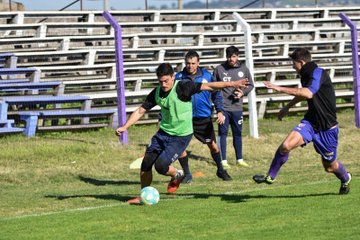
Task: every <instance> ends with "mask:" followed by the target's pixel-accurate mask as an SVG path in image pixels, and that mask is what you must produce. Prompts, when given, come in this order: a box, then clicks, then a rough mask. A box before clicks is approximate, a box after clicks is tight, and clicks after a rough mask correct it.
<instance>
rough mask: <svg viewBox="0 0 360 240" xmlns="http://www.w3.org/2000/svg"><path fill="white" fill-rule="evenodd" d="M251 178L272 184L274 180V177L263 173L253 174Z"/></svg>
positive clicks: (258, 181)
mask: <svg viewBox="0 0 360 240" xmlns="http://www.w3.org/2000/svg"><path fill="white" fill-rule="evenodd" d="M253 180H254V181H255V182H257V183H267V184H272V183H274V181H275V179H273V178H272V177H270V176H269V175H266V176H265V175H261V174H256V175H254V176H253Z"/></svg>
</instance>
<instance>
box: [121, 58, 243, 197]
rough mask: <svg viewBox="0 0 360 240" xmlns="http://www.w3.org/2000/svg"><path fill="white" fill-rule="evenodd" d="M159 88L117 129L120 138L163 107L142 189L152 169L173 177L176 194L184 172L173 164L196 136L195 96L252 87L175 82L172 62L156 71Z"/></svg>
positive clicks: (233, 83)
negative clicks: (224, 89) (194, 129)
mask: <svg viewBox="0 0 360 240" xmlns="http://www.w3.org/2000/svg"><path fill="white" fill-rule="evenodd" d="M156 75H157V78H158V81H159V86H157V87H156V88H154V89H153V90H152V91H151V92H150V93H149V95H148V96H147V97H146V100H145V102H144V103H142V105H141V106H140V107H139V108H138V109H137V110H135V111H134V112H133V113H132V114H131V115H130V117H129V118H128V120H127V121H126V123H125V124H124V125H123V126H121V127H119V128H117V129H116V134H117V135H120V134H121V133H123V132H124V131H126V130H127V129H128V128H129V127H130V126H131V125H133V124H135V123H136V122H137V121H138V120H139V119H140V118H141V117H142V116H143V115H144V114H145V113H146V111H149V110H150V109H152V108H153V107H155V106H156V105H159V106H160V107H161V114H162V118H161V121H160V127H159V130H158V131H157V132H156V134H155V135H154V136H153V137H152V139H151V143H150V144H149V146H148V147H147V148H146V151H145V156H144V158H143V161H142V163H141V168H140V181H141V188H144V187H147V186H150V185H151V182H152V167H153V166H155V170H156V171H157V172H158V173H159V174H162V175H165V176H170V177H171V180H170V182H169V184H168V187H167V191H168V192H175V191H176V190H177V189H178V187H179V185H180V183H181V181H182V179H183V178H184V173H183V171H182V170H177V169H176V168H175V167H174V166H173V165H172V163H173V162H174V161H175V160H177V159H178V158H179V157H180V156H181V154H182V152H183V151H184V150H185V149H186V147H187V146H188V144H189V142H190V140H191V138H192V134H193V125H192V103H191V96H192V95H193V94H195V93H198V92H200V91H202V90H210V91H212V90H216V89H222V88H225V87H235V88H242V87H245V86H246V84H248V81H247V79H243V80H240V81H231V82H209V83H195V82H193V81H184V80H182V81H175V73H174V70H173V68H172V66H171V65H170V64H169V63H162V64H160V65H159V66H158V68H157V69H156ZM128 202H129V203H140V198H139V197H136V198H134V199H130V200H129V201H128Z"/></svg>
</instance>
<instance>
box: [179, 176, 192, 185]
mask: <svg viewBox="0 0 360 240" xmlns="http://www.w3.org/2000/svg"><path fill="white" fill-rule="evenodd" d="M191 182H192V174H187V175H185V177H184V179H183V180H182V181H181V183H191Z"/></svg>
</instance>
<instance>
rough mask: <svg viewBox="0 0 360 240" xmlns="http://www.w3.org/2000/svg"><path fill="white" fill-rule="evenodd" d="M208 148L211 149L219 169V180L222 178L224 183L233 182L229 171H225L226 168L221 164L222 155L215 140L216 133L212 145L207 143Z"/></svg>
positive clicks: (217, 172) (217, 171) (217, 174)
mask: <svg viewBox="0 0 360 240" xmlns="http://www.w3.org/2000/svg"><path fill="white" fill-rule="evenodd" d="M207 146H208V147H209V149H210V153H211V157H212V159H213V160H214V162H215V164H216V167H217V170H216V176H218V177H219V178H221V179H222V180H224V181H230V180H232V178H231V176H230V175H229V173H228V172H227V170H226V169H224V167H223V165H222V163H221V154H220V149H219V146H218V145H217V143H216V140H215V133H214V139H213V140H212V141H211V142H210V143H207Z"/></svg>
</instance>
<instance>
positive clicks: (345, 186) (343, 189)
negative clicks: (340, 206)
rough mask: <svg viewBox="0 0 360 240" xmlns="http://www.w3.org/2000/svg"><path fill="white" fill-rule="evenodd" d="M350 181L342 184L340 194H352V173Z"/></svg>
mask: <svg viewBox="0 0 360 240" xmlns="http://www.w3.org/2000/svg"><path fill="white" fill-rule="evenodd" d="M348 175H349V180H347V181H346V182H344V183H343V182H342V183H341V186H340V190H339V194H348V193H349V192H350V182H351V173H349V172H348Z"/></svg>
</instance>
